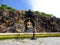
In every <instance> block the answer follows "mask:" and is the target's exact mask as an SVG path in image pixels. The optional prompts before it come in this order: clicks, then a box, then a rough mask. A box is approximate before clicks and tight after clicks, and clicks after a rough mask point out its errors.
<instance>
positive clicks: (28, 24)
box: [24, 19, 35, 32]
mask: <svg viewBox="0 0 60 45" xmlns="http://www.w3.org/2000/svg"><path fill="white" fill-rule="evenodd" d="M24 25H25V30H24V31H25V32H33V29H34V27H35V22H34V20H33V19H26V20H25V21H24Z"/></svg>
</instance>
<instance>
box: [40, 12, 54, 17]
mask: <svg viewBox="0 0 60 45" xmlns="http://www.w3.org/2000/svg"><path fill="white" fill-rule="evenodd" d="M40 14H41V15H43V16H45V17H51V16H53V15H52V14H46V13H44V12H40Z"/></svg>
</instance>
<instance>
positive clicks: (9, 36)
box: [0, 33, 60, 40]
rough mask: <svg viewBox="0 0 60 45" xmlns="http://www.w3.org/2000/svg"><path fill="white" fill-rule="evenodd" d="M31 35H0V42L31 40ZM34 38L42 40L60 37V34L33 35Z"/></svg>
mask: <svg viewBox="0 0 60 45" xmlns="http://www.w3.org/2000/svg"><path fill="white" fill-rule="evenodd" d="M32 36H33V35H32V34H16V35H14V34H13V35H0V40H2V39H19V38H20V39H24V38H32ZM35 37H36V38H43V37H60V34H59V33H58V34H54V33H52V34H50V33H48V34H47V33H46V34H41V33H40V34H35Z"/></svg>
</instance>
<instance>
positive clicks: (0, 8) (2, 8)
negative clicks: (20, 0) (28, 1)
mask: <svg viewBox="0 0 60 45" xmlns="http://www.w3.org/2000/svg"><path fill="white" fill-rule="evenodd" d="M5 9H9V10H10V11H14V10H15V9H14V8H12V7H9V6H7V5H5V4H1V5H0V10H5Z"/></svg>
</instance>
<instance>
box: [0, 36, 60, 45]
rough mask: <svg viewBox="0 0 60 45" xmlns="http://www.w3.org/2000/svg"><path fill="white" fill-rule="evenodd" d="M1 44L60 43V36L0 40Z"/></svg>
mask: <svg viewBox="0 0 60 45" xmlns="http://www.w3.org/2000/svg"><path fill="white" fill-rule="evenodd" d="M0 45H60V37H48V38H37V40H31V39H7V40H0Z"/></svg>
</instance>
